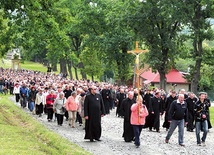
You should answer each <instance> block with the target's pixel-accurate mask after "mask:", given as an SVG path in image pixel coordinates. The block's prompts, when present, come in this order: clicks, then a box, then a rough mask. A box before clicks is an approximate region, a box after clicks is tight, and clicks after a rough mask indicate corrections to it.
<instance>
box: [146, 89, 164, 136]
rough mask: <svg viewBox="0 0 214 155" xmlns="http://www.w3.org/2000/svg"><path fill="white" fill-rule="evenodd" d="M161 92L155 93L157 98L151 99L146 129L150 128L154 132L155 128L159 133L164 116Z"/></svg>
mask: <svg viewBox="0 0 214 155" xmlns="http://www.w3.org/2000/svg"><path fill="white" fill-rule="evenodd" d="M160 96H161V94H160V92H159V91H157V92H155V96H154V97H153V98H151V102H150V105H149V116H147V117H146V124H145V127H149V130H150V131H152V128H154V129H155V130H156V131H157V132H160V115H162V104H161V99H160Z"/></svg>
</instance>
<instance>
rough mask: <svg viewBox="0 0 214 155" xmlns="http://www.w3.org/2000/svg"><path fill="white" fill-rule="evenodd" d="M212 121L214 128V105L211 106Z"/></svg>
mask: <svg viewBox="0 0 214 155" xmlns="http://www.w3.org/2000/svg"><path fill="white" fill-rule="evenodd" d="M210 122H211V124H212V126H213V128H214V107H210Z"/></svg>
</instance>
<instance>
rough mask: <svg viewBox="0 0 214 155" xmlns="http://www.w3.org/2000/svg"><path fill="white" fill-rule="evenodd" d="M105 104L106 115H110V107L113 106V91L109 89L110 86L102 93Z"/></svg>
mask: <svg viewBox="0 0 214 155" xmlns="http://www.w3.org/2000/svg"><path fill="white" fill-rule="evenodd" d="M101 95H102V99H103V103H104V106H105V111H106V114H109V113H110V106H111V91H110V90H109V88H108V85H105V86H104V88H103V90H102V91H101Z"/></svg>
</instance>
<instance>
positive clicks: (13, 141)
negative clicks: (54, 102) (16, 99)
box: [0, 95, 89, 155]
mask: <svg viewBox="0 0 214 155" xmlns="http://www.w3.org/2000/svg"><path fill="white" fill-rule="evenodd" d="M8 97H9V96H8V95H7V96H2V97H1V98H0V135H1V136H0V144H1V145H0V154H4V155H11V154H13V155H16V154H20V155H29V154H33V155H46V154H51V155H58V154H60V155H84V154H89V153H88V152H86V151H85V150H83V149H82V148H80V147H79V146H77V145H75V144H72V143H71V142H69V141H68V140H66V139H64V138H62V137H61V136H59V135H58V134H56V133H54V132H52V131H50V130H48V129H47V128H46V127H45V126H43V125H42V124H40V123H38V122H37V121H36V120H34V119H33V118H32V117H31V116H29V115H28V114H26V113H24V112H23V110H21V109H20V108H19V107H17V106H16V105H14V104H13V103H12V101H10V100H9V99H8Z"/></svg>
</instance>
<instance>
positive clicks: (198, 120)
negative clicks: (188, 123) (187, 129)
mask: <svg viewBox="0 0 214 155" xmlns="http://www.w3.org/2000/svg"><path fill="white" fill-rule="evenodd" d="M205 98H206V93H205V92H202V93H200V94H199V100H198V101H197V102H196V103H195V109H194V110H195V132H196V139H197V144H198V145H199V146H201V143H202V144H203V145H205V140H206V137H207V133H208V123H207V117H208V111H209V106H210V104H209V103H208V102H207V101H206V100H205ZM200 130H203V132H204V133H203V136H202V138H201V139H200Z"/></svg>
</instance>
